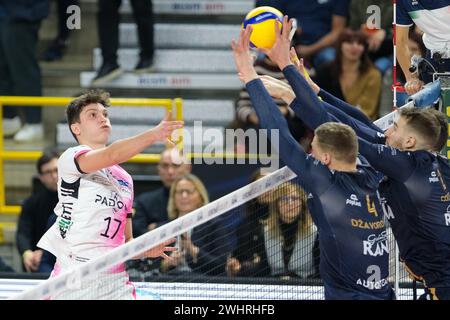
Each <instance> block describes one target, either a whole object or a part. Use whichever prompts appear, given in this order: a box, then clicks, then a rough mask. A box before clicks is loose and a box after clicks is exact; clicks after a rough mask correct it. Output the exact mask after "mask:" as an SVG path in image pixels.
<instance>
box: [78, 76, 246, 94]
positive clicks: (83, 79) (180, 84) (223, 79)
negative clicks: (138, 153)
mask: <svg viewBox="0 0 450 320" xmlns="http://www.w3.org/2000/svg"><path fill="white" fill-rule="evenodd" d="M95 75H96V73H95V72H82V73H81V75H80V83H81V87H84V88H87V87H91V82H92V79H93V78H94V77H95ZM102 87H106V88H123V89H126V88H129V89H171V90H173V89H192V90H240V89H241V88H242V82H241V81H240V80H239V78H238V77H237V75H236V74H217V73H208V74H204V73H198V74H194V73H177V74H170V73H148V74H136V73H131V72H127V73H124V74H123V75H122V76H120V77H119V78H117V79H116V80H114V81H111V82H109V83H108V84H107V85H103V86H102Z"/></svg>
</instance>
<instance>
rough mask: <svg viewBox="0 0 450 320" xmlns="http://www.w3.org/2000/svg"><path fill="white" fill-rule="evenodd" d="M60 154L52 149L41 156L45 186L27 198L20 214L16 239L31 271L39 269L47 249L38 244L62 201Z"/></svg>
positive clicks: (39, 160) (27, 269)
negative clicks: (59, 176) (59, 184)
mask: <svg viewBox="0 0 450 320" xmlns="http://www.w3.org/2000/svg"><path fill="white" fill-rule="evenodd" d="M58 157H59V155H58V154H57V153H56V152H54V151H50V152H46V153H44V154H43V155H42V156H41V157H40V158H39V159H38V161H37V170H38V177H39V180H40V181H41V183H42V184H43V186H44V188H42V190H41V191H39V192H37V193H36V194H34V195H32V196H31V197H30V198H28V199H26V200H25V201H24V203H23V205H22V213H21V214H20V216H19V222H18V227H17V234H16V242H17V249H18V250H19V253H20V254H21V256H22V259H23V260H22V261H23V266H24V268H25V270H26V271H27V272H36V271H38V269H39V264H40V262H41V257H42V252H43V251H42V250H41V249H38V248H37V243H38V241H39V239H40V238H41V237H42V235H43V234H44V233H45V231H46V230H47V229H48V228H47V222H48V220H49V217H50V216H51V215H54V214H53V209H54V208H55V206H56V204H57V203H58V193H57V191H56V190H57V183H58V166H57V165H58Z"/></svg>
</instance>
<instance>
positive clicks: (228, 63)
mask: <svg viewBox="0 0 450 320" xmlns="http://www.w3.org/2000/svg"><path fill="white" fill-rule="evenodd" d="M93 56H94V63H93V64H94V66H93V67H94V70H98V69H100V67H101V65H102V62H103V59H102V54H101V49H100V48H96V49H94V53H93ZM118 59H119V60H118V63H119V64H120V65H121V67H122V68H123V69H124V70H127V71H133V69H134V67H135V66H136V65H137V63H138V60H139V50H138V49H119V51H118ZM154 66H155V71H156V72H230V73H236V67H235V64H234V60H233V53H232V52H231V50H198V49H197V50H192V49H191V50H183V49H172V50H167V49H165V50H164V49H160V50H156V51H155V57H154Z"/></svg>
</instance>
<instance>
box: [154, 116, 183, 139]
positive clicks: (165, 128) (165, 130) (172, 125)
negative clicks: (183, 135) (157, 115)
mask: <svg viewBox="0 0 450 320" xmlns="http://www.w3.org/2000/svg"><path fill="white" fill-rule="evenodd" d="M183 125H184V121H179V120H172V112H170V111H169V112H168V113H167V114H166V116H165V117H164V119H163V120H162V121H161V122H160V123H159V124H158V125H157V126H156V127H155V128H153V129H152V131H153V133H154V135H155V140H156V141H162V142H166V141H168V142H169V143H170V144H175V143H174V142H172V140H170V137H171V136H172V133H173V132H174V131H175V130H177V129H181V128H183Z"/></svg>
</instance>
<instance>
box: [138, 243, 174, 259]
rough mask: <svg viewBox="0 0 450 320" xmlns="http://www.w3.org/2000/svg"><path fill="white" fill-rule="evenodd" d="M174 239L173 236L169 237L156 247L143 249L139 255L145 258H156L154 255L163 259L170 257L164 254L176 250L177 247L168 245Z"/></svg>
mask: <svg viewBox="0 0 450 320" xmlns="http://www.w3.org/2000/svg"><path fill="white" fill-rule="evenodd" d="M175 241H176V239H175V238H172V239H169V240H167V241H165V242H163V243H161V244H159V245H157V246H156V247H153V248H151V249H149V250H147V251H145V252H144V253H143V254H142V255H141V256H143V257H146V258H156V257H162V258H163V259H169V260H170V259H171V257H170V256H168V255H167V254H166V252H172V251H177V250H178V248H177V247H173V246H170V245H171V244H172V243H174V242H175Z"/></svg>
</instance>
